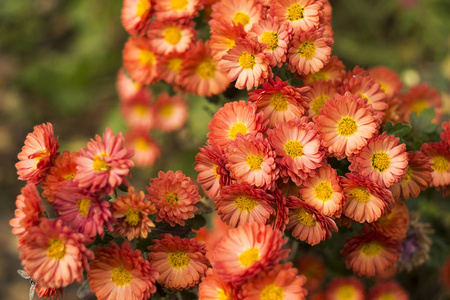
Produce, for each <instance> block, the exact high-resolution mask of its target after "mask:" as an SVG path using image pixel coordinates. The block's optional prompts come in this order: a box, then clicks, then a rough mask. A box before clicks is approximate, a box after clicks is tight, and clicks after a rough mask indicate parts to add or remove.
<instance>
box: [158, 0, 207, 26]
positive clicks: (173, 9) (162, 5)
mask: <svg viewBox="0 0 450 300" xmlns="http://www.w3.org/2000/svg"><path fill="white" fill-rule="evenodd" d="M201 8H202V1H200V0H181V1H180V0H178V1H174V0H158V1H155V16H156V19H157V20H158V21H166V20H179V19H187V20H188V19H193V18H194V17H195V16H196V15H197V14H198V12H199V11H200V9H201Z"/></svg>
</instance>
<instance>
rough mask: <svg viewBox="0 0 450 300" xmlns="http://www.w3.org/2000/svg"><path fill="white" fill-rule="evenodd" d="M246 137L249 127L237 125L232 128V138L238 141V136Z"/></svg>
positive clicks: (241, 124)
mask: <svg viewBox="0 0 450 300" xmlns="http://www.w3.org/2000/svg"><path fill="white" fill-rule="evenodd" d="M238 133H240V134H242V135H245V134H246V133H247V126H245V124H244V123H236V124H234V125H233V126H231V128H230V138H232V139H233V140H235V139H236V134H238Z"/></svg>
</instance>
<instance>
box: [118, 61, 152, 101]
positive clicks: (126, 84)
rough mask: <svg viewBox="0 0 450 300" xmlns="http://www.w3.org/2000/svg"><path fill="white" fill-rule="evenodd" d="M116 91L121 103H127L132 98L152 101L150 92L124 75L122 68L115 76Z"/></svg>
mask: <svg viewBox="0 0 450 300" xmlns="http://www.w3.org/2000/svg"><path fill="white" fill-rule="evenodd" d="M158 73H159V72H158ZM116 89H117V93H118V94H119V99H120V101H122V102H128V101H131V100H133V99H134V98H146V99H149V100H151V99H152V93H151V91H150V90H149V89H148V88H147V87H146V86H145V85H142V84H140V83H139V82H136V81H134V80H133V79H131V78H130V77H129V76H128V75H127V74H125V69H124V68H120V70H119V72H118V74H117V80H116Z"/></svg>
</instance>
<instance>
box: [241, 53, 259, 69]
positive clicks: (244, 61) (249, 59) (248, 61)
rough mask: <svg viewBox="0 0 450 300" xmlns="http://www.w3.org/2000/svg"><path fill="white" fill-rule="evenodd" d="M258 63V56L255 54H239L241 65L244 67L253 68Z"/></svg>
mask: <svg viewBox="0 0 450 300" xmlns="http://www.w3.org/2000/svg"><path fill="white" fill-rule="evenodd" d="M255 64H256V58H255V56H254V55H251V54H248V53H247V52H243V53H242V54H241V56H239V65H240V66H241V68H242V69H253V67H254V66H255Z"/></svg>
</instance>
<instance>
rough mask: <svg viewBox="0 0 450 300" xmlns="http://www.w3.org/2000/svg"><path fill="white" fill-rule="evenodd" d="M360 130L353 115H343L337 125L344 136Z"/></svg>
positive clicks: (338, 130)
mask: <svg viewBox="0 0 450 300" xmlns="http://www.w3.org/2000/svg"><path fill="white" fill-rule="evenodd" d="M356 131H358V124H356V121H355V119H353V118H352V117H343V118H342V119H341V120H340V121H339V123H338V126H337V132H338V133H339V134H340V135H342V136H350V135H352V134H354V133H355V132H356Z"/></svg>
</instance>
